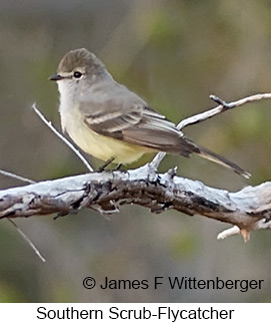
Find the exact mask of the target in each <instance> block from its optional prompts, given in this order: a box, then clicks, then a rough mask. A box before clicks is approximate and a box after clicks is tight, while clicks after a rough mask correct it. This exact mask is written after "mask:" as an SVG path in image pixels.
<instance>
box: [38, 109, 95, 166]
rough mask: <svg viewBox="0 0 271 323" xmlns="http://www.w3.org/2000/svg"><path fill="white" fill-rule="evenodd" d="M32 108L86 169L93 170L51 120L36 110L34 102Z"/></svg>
mask: <svg viewBox="0 0 271 323" xmlns="http://www.w3.org/2000/svg"><path fill="white" fill-rule="evenodd" d="M32 109H33V110H34V111H35V112H36V114H37V115H38V116H39V117H40V119H41V120H42V121H43V122H44V123H45V124H46V125H47V126H48V127H49V128H50V129H51V130H52V131H53V133H54V134H56V135H57V136H58V138H60V139H61V140H62V141H63V142H64V143H65V144H66V145H67V146H68V147H69V148H70V149H71V150H72V151H73V152H74V153H75V154H76V155H77V157H79V158H80V160H81V161H82V162H83V164H84V165H85V166H86V167H87V169H88V170H89V171H90V172H93V171H94V170H93V168H92V167H91V166H90V164H89V163H88V161H87V160H86V159H85V158H84V157H83V156H82V154H81V153H80V151H79V150H77V149H76V148H75V147H74V146H73V145H72V144H71V143H70V142H69V140H67V139H66V138H65V137H64V136H62V134H61V133H60V132H58V131H57V130H56V129H55V128H54V127H53V126H52V123H51V121H48V120H47V119H46V118H45V117H44V116H43V114H42V113H41V112H40V111H39V110H38V108H37V107H36V103H34V104H33V105H32Z"/></svg>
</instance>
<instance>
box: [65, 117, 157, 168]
mask: <svg viewBox="0 0 271 323" xmlns="http://www.w3.org/2000/svg"><path fill="white" fill-rule="evenodd" d="M77 117H78V116H74V115H73V117H72V118H68V119H66V120H65V119H63V118H62V119H61V121H62V127H63V129H64V130H65V131H66V132H67V133H68V134H69V136H70V137H71V138H72V140H73V141H74V142H75V143H76V144H77V146H78V147H80V148H81V149H82V150H84V151H85V152H86V153H88V154H90V155H92V156H94V157H96V158H99V159H101V160H104V161H107V160H109V159H111V158H114V161H113V162H115V163H122V164H130V163H132V162H134V161H136V160H138V159H139V158H140V157H141V156H142V155H143V154H144V153H147V152H149V153H150V152H153V150H152V149H149V148H145V147H141V146H138V145H133V144H129V143H126V142H124V141H121V140H118V139H114V138H111V137H107V136H103V135H100V134H98V133H96V132H94V131H92V130H91V129H90V128H89V127H88V126H87V124H85V123H84V122H83V120H80V119H79V118H77ZM65 121H67V122H65Z"/></svg>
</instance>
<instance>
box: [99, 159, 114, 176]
mask: <svg viewBox="0 0 271 323" xmlns="http://www.w3.org/2000/svg"><path fill="white" fill-rule="evenodd" d="M114 159H115V158H114V157H112V158H110V159H108V160H107V161H106V162H105V163H104V164H103V165H102V166H100V167H99V168H98V170H97V172H98V173H101V172H103V171H104V170H105V169H106V167H107V166H108V165H110V164H111V163H112V161H113V160H114Z"/></svg>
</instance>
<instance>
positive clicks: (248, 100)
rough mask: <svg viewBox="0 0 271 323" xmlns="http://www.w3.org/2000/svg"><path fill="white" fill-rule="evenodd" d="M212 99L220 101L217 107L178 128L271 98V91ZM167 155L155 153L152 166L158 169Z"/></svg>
mask: <svg viewBox="0 0 271 323" xmlns="http://www.w3.org/2000/svg"><path fill="white" fill-rule="evenodd" d="M210 99H211V100H213V101H215V102H216V103H218V104H219V105H218V106H217V107H215V108H212V109H210V110H207V111H204V112H201V113H198V114H196V115H193V116H192V117H188V118H186V119H184V120H182V121H180V122H179V123H178V125H177V128H178V129H179V130H180V131H182V130H183V129H184V128H185V127H188V126H191V125H194V124H196V123H200V122H202V121H205V120H208V119H210V118H213V117H214V116H216V115H218V114H220V113H222V112H225V111H229V110H230V109H233V108H236V107H241V106H243V105H245V104H247V103H251V102H255V101H260V100H263V99H271V93H260V94H254V95H251V96H248V97H245V98H243V99H240V100H237V101H233V102H230V103H227V102H225V101H223V100H222V99H220V98H219V97H218V96H216V95H210ZM165 156H166V153H164V152H159V153H158V154H156V155H155V157H154V159H153V160H152V161H151V163H150V164H151V165H152V167H154V168H155V169H158V167H159V165H160V163H161V161H162V160H163V159H164V157H165Z"/></svg>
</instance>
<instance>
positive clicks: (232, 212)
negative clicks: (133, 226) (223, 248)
mask: <svg viewBox="0 0 271 323" xmlns="http://www.w3.org/2000/svg"><path fill="white" fill-rule="evenodd" d="M211 98H212V100H214V101H215V102H217V103H218V104H219V106H217V107H215V108H213V109H210V110H208V111H205V112H202V113H200V114H197V115H195V116H192V117H189V118H187V119H185V120H183V121H181V122H180V123H179V124H178V129H179V130H182V129H183V128H185V127H187V126H189V125H192V124H196V123H198V122H202V121H204V120H207V119H209V118H212V117H214V116H215V115H217V114H220V113H222V112H224V111H228V110H229V109H232V108H235V107H239V106H242V105H244V104H246V103H249V102H254V101H259V100H262V99H270V98H271V93H264V94H256V95H252V96H249V97H246V98H243V99H240V100H238V101H235V102H231V103H226V102H225V101H223V100H221V99H220V98H218V97H215V96H212V97H211ZM33 108H34V109H35V111H36V110H37V109H36V107H35V106H33ZM36 113H38V112H37V111H36ZM40 117H41V116H40ZM41 118H42V119H43V118H44V117H43V116H42V117H41ZM44 119H45V118H44ZM45 122H46V124H49V127H50V128H51V130H53V129H52V127H51V124H50V122H48V121H45ZM53 131H54V132H55V130H53ZM57 135H58V136H59V137H62V136H61V135H60V134H57ZM62 140H63V138H62ZM69 145H70V144H69ZM164 155H165V153H158V154H157V155H156V156H155V158H154V159H153V161H152V162H151V163H149V164H146V165H145V166H143V167H140V168H138V169H135V170H129V171H126V172H120V171H113V172H102V173H89V174H85V175H78V176H73V177H67V178H63V179H56V180H51V181H45V182H40V183H33V184H31V185H26V186H22V187H17V188H9V189H6V190H1V191H0V219H1V218H17V217H28V216H33V215H49V214H53V213H57V214H58V216H63V215H66V214H69V213H74V212H78V211H79V210H80V209H82V208H93V209H95V210H98V211H100V212H101V213H114V212H118V210H119V208H120V207H121V205H124V204H137V205H141V206H143V207H146V208H148V209H150V210H151V211H152V212H155V213H160V212H163V211H165V210H167V209H174V210H177V211H180V212H183V213H185V214H188V215H194V214H199V215H202V216H205V217H209V218H212V219H215V220H218V221H222V222H225V223H230V224H232V225H234V226H233V227H232V228H230V229H228V230H225V231H223V232H222V233H220V234H219V235H218V239H224V238H225V237H227V236H231V235H233V234H237V233H241V234H242V236H243V238H244V240H245V241H247V240H248V239H249V236H250V232H251V231H253V230H258V229H267V228H268V229H270V228H271V182H266V183H263V184H261V185H258V186H255V187H252V186H247V187H245V188H244V189H242V190H240V191H238V192H228V191H226V190H221V189H215V188H211V187H208V186H205V185H204V184H203V183H201V182H199V181H193V180H190V179H186V178H181V177H177V176H176V172H175V171H176V170H175V169H174V170H169V171H168V172H167V173H164V174H157V173H156V171H157V168H158V166H159V164H160V162H161V160H162V159H163V157H164ZM79 157H80V156H79ZM80 158H81V157H80ZM83 162H84V161H83ZM84 163H85V164H86V165H87V162H84ZM87 167H88V168H89V170H92V168H91V166H89V165H87ZM2 173H3V174H4V175H9V173H7V172H2ZM9 176H10V175H9ZM16 178H17V179H19V177H18V176H16ZM24 180H25V179H24Z"/></svg>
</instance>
